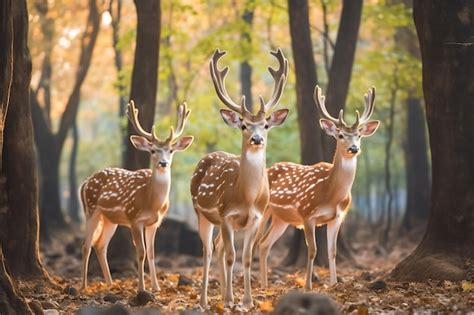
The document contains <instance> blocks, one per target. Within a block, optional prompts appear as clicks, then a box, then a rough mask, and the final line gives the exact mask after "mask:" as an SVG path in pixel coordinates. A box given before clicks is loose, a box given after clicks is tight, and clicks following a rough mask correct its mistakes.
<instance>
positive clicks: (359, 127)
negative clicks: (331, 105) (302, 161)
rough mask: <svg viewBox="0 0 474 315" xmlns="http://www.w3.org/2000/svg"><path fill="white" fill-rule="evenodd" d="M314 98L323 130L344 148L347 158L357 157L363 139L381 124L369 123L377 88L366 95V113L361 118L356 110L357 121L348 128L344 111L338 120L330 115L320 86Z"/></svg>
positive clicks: (315, 91) (340, 112) (343, 151)
mask: <svg viewBox="0 0 474 315" xmlns="http://www.w3.org/2000/svg"><path fill="white" fill-rule="evenodd" d="M313 97H314V101H315V103H316V105H317V106H316V107H317V108H318V109H319V112H320V113H321V116H322V118H321V119H320V120H319V124H320V125H321V128H322V129H324V131H325V132H326V133H327V134H328V135H330V136H333V137H334V138H335V139H336V141H337V145H338V146H339V147H341V148H342V154H343V155H344V156H345V157H354V156H357V155H358V154H359V152H360V140H361V138H362V137H369V136H371V135H373V134H374V133H375V131H376V130H377V128H378V126H379V124H380V121H378V120H370V121H369V119H370V116H372V113H373V111H374V102H375V88H374V87H372V88H371V89H369V90H368V91H367V93H366V94H364V100H365V106H364V112H363V113H362V116H361V115H360V114H359V111H358V110H356V121H355V122H354V124H352V125H351V126H348V125H347V123H346V122H345V121H344V111H343V110H342V109H341V110H340V111H339V117H338V118H337V119H336V118H334V117H332V116H331V115H330V114H329V113H328V111H327V109H326V105H325V96H324V95H322V94H321V88H320V87H319V86H318V85H316V87H315V89H314V95H313Z"/></svg>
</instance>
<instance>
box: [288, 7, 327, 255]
mask: <svg viewBox="0 0 474 315" xmlns="http://www.w3.org/2000/svg"><path fill="white" fill-rule="evenodd" d="M288 14H289V20H290V34H291V48H292V51H293V61H294V64H295V75H296V109H297V112H298V127H299V134H300V146H301V149H300V156H301V163H302V164H306V165H310V164H315V163H317V162H320V161H322V160H323V157H324V156H323V152H324V151H323V145H322V144H323V137H325V135H323V133H322V131H321V128H319V126H318V124H317V121H318V120H319V118H320V117H319V113H318V112H317V110H316V106H315V104H314V101H313V90H314V86H315V85H316V84H317V83H318V77H317V73H316V63H315V61H314V55H313V46H312V41H311V31H310V25H309V11H308V1H307V0H288ZM305 259H306V245H305V242H304V236H303V233H302V232H301V231H299V230H295V234H294V237H293V241H292V242H291V246H290V251H289V253H288V256H287V257H286V259H285V263H286V264H295V263H301V262H303V261H304V260H305Z"/></svg>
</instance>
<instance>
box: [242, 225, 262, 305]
mask: <svg viewBox="0 0 474 315" xmlns="http://www.w3.org/2000/svg"><path fill="white" fill-rule="evenodd" d="M259 223H260V217H256V218H255V221H254V222H253V225H252V226H250V227H249V228H248V229H247V230H246V231H245V235H244V248H243V251H242V263H243V265H244V299H243V301H242V302H243V305H244V306H245V307H248V308H252V307H253V301H252V284H251V274H250V271H251V270H250V269H251V265H252V247H253V242H254V239H255V234H256V232H257V228H258V227H259Z"/></svg>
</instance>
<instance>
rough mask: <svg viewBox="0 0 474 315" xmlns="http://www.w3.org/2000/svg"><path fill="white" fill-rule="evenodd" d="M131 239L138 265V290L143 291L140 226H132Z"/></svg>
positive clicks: (142, 248) (143, 249)
mask: <svg viewBox="0 0 474 315" xmlns="http://www.w3.org/2000/svg"><path fill="white" fill-rule="evenodd" d="M131 229H132V238H133V242H134V243H135V249H136V251H137V263H138V266H137V268H138V290H139V291H144V290H145V281H144V276H143V269H144V267H145V266H144V265H145V240H144V239H143V227H142V226H141V225H132V226H131Z"/></svg>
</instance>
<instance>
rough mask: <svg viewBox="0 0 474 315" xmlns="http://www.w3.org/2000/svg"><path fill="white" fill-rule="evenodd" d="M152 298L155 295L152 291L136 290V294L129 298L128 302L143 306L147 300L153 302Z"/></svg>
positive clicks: (132, 304) (153, 298)
mask: <svg viewBox="0 0 474 315" xmlns="http://www.w3.org/2000/svg"><path fill="white" fill-rule="evenodd" d="M154 300H155V296H154V295H153V293H151V292H148V291H138V294H137V295H136V296H135V297H134V298H132V299H131V300H130V302H129V304H130V305H131V306H143V305H146V304H147V303H148V302H153V301H154Z"/></svg>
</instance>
